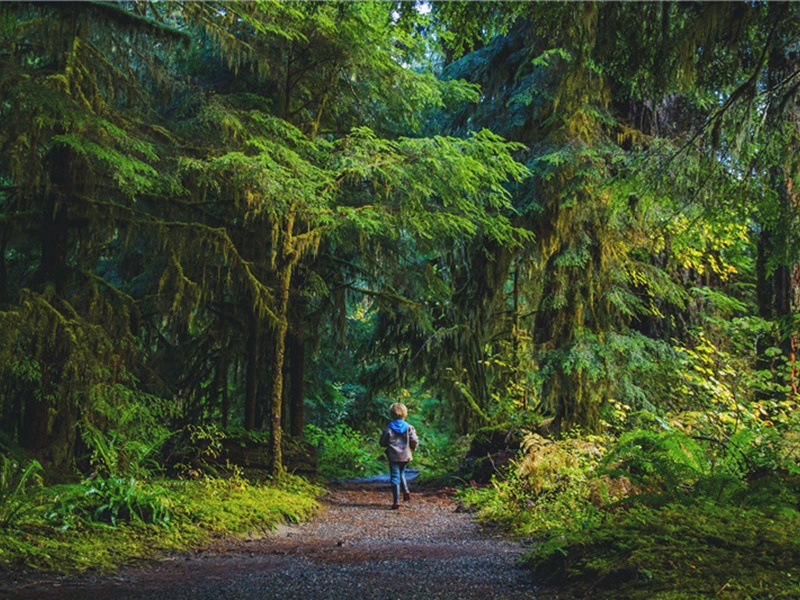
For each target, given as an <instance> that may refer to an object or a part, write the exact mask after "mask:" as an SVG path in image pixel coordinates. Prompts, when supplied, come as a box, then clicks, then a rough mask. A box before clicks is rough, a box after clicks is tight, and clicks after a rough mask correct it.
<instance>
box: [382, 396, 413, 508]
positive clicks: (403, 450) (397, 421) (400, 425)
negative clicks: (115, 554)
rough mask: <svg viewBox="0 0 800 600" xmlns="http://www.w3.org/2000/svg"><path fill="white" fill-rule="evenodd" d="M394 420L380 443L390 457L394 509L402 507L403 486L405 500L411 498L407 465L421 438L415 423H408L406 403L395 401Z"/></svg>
mask: <svg viewBox="0 0 800 600" xmlns="http://www.w3.org/2000/svg"><path fill="white" fill-rule="evenodd" d="M389 414H390V415H391V417H392V421H391V422H390V423H389V424H388V425H387V426H386V429H384V430H383V433H382V434H381V439H380V440H379V442H378V443H379V444H380V445H381V447H383V448H386V457H387V458H388V459H389V481H390V483H391V485H392V510H397V509H398V508H400V502H399V501H400V490H401V487H402V491H403V500H404V501H406V502H408V501H410V500H411V492H410V491H409V490H408V482H407V481H406V475H405V470H406V465H408V463H409V462H411V458H412V456H411V452H412V451H413V450H416V449H417V446H418V445H419V439H418V438H417V431H416V429H414V427H413V425H409V424H408V423H406V417H407V416H408V409H407V408H406V406H405V404H402V403H401V402H395V403H394V404H392V406H391V407H390V408H389Z"/></svg>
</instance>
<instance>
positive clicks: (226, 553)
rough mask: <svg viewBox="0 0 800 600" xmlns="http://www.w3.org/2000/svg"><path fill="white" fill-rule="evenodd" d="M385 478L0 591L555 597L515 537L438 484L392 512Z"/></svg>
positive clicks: (92, 598)
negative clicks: (183, 545) (219, 530)
mask: <svg viewBox="0 0 800 600" xmlns="http://www.w3.org/2000/svg"><path fill="white" fill-rule="evenodd" d="M387 488H388V486H387V485H386V484H381V483H356V484H354V483H350V484H333V485H331V486H329V488H328V489H329V493H328V494H327V496H326V497H325V498H324V499H323V504H324V507H325V509H324V511H323V512H322V513H321V514H320V516H319V517H317V518H315V519H313V520H312V521H310V522H308V523H304V524H301V525H297V526H285V527H281V528H280V529H279V530H278V531H276V532H275V533H274V534H272V535H269V536H267V537H261V538H256V539H245V540H241V539H239V540H226V541H224V542H219V543H217V544H216V545H214V546H212V547H210V548H205V549H203V550H198V551H194V552H190V553H186V554H183V555H179V556H174V557H170V558H167V559H164V560H160V561H157V562H155V563H150V564H146V565H144V566H138V567H135V568H126V569H122V570H121V571H120V572H119V573H117V574H116V575H115V576H113V577H108V578H81V579H67V580H60V581H47V582H37V583H32V584H27V585H25V586H23V587H18V588H16V589H6V590H1V589H0V596H2V595H3V591H5V592H7V593H9V594H10V595H8V596H7V597H8V598H9V599H10V600H11V599H13V600H17V599H19V600H22V599H31V598H36V599H43V600H46V599H56V598H58V599H59V600H71V599H78V598H80V599H82V600H100V599H102V600H109V599H111V598H113V599H120V600H129V599H130V600H133V599H136V600H161V599H172V600H183V599H186V600H207V599H208V600H210V599H222V598H224V599H226V600H228V599H230V600H237V599H242V600H244V599H245V598H246V599H248V600H250V599H268V598H276V599H277V598H280V599H281V600H294V599H304V600H305V599H321V600H327V599H337V600H339V599H344V600H347V599H353V600H366V599H375V600H389V599H403V600H409V599H428V598H431V599H433V598H447V599H453V600H455V599H459V600H461V599H476V600H477V599H481V600H483V599H485V598H491V599H495V598H497V599H509V600H512V599H517V598H538V599H542V600H543V599H544V598H547V599H548V600H552V599H555V598H558V597H559V596H558V595H554V593H553V592H552V591H551V592H548V593H547V594H544V593H543V592H542V591H541V590H538V591H537V588H536V586H535V585H534V584H533V582H531V581H530V576H529V575H528V573H527V572H526V571H525V570H524V569H521V568H519V567H518V565H517V561H518V559H519V558H520V557H521V555H522V554H523V553H524V551H525V550H524V548H522V547H521V546H520V545H519V544H518V543H516V542H514V541H510V540H508V539H504V538H502V537H498V536H496V535H494V534H493V533H492V532H491V531H487V530H484V529H483V528H482V527H481V526H480V525H478V524H476V523H474V522H472V520H471V519H470V516H469V514H467V513H464V512H460V511H459V510H458V504H457V502H455V501H454V500H453V499H452V498H450V497H449V496H448V494H447V493H446V492H445V491H432V492H427V493H419V494H413V495H412V499H411V502H409V503H406V502H404V503H402V506H401V509H400V510H396V511H392V510H389V504H390V494H389V491H388V489H387Z"/></svg>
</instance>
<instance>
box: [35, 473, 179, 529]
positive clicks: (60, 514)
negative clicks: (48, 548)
mask: <svg viewBox="0 0 800 600" xmlns="http://www.w3.org/2000/svg"><path fill="white" fill-rule="evenodd" d="M53 493H54V494H55V495H54V497H53V506H52V508H51V509H50V510H49V511H48V512H47V515H46V516H47V518H48V519H49V520H50V521H51V522H52V523H53V524H54V525H55V526H56V527H59V528H62V529H68V528H70V527H76V526H77V525H78V524H81V525H83V526H87V525H91V524H107V525H110V526H111V527H117V526H119V525H121V524H123V523H139V524H155V525H161V526H163V527H167V526H168V525H169V522H170V516H171V510H170V507H169V499H168V496H167V493H166V490H165V489H164V488H163V487H160V486H156V485H153V484H148V483H146V482H143V481H137V480H136V479H134V478H130V479H126V478H123V477H108V478H106V477H96V478H95V479H92V480H87V481H86V482H84V483H82V484H71V485H68V484H67V485H63V486H60V487H57V488H55V489H54V490H53Z"/></svg>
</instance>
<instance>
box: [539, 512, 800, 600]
mask: <svg viewBox="0 0 800 600" xmlns="http://www.w3.org/2000/svg"><path fill="white" fill-rule="evenodd" d="M799 531H800V514H798V513H796V512H793V511H792V512H785V513H777V514H769V513H767V512H764V511H760V510H744V509H741V508H734V507H719V506H713V505H696V506H683V505H669V506H663V507H660V508H651V507H637V508H632V509H630V510H626V511H620V512H618V513H615V514H611V515H609V516H608V518H607V519H606V520H605V522H604V523H603V524H602V525H601V526H599V527H597V528H594V529H591V530H586V531H571V532H565V533H564V534H563V535H560V534H558V533H556V532H553V534H552V535H550V536H549V537H548V539H546V540H544V541H543V542H542V543H541V545H540V546H539V547H538V548H537V549H536V550H535V551H534V552H533V553H532V554H531V555H530V556H529V558H528V564H529V566H530V567H531V568H532V569H533V571H534V573H535V575H536V577H537V578H539V579H540V580H547V581H548V582H549V583H550V584H553V585H559V586H562V585H567V586H569V587H571V588H575V589H578V590H580V591H581V592H582V593H583V594H587V593H588V594H589V595H590V596H591V597H596V598H627V599H631V600H638V599H658V600H673V599H688V598H698V599H699V598H735V599H742V600H744V599H756V598H758V599H761V598H763V599H767V598H798V597H800V538H798V536H797V533H798V532H799Z"/></svg>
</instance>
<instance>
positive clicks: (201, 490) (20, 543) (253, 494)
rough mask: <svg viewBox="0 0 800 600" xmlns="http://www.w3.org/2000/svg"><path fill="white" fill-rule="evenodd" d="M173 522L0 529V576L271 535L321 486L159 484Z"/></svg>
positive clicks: (311, 504) (304, 514) (35, 521)
mask: <svg viewBox="0 0 800 600" xmlns="http://www.w3.org/2000/svg"><path fill="white" fill-rule="evenodd" d="M160 483H161V485H162V486H163V487H164V488H165V489H166V490H167V494H166V496H165V501H166V502H167V503H168V505H169V508H170V512H171V519H170V521H169V523H168V525H167V526H166V527H165V526H160V525H145V524H134V523H128V524H123V525H119V526H117V527H110V526H107V525H102V524H77V525H76V526H73V527H70V528H67V529H64V530H61V529H59V528H57V527H54V526H52V525H50V524H48V523H47V522H46V521H45V520H44V519H43V518H31V519H28V520H26V521H25V522H22V523H19V524H17V525H16V526H15V527H14V528H7V529H0V573H2V572H3V571H6V572H12V571H17V570H20V569H24V570H36V571H44V572H50V573H54V574H60V575H73V574H78V573H82V572H86V571H90V570H91V571H99V572H107V571H110V570H112V569H114V568H115V567H118V566H120V565H124V564H129V563H131V562H132V561H135V560H137V559H143V558H154V557H157V556H159V555H164V554H166V553H169V552H175V551H180V550H185V549H188V548H196V547H200V546H203V545H205V544H207V543H208V542H209V541H210V540H211V539H212V538H214V537H220V536H225V535H242V534H248V533H252V532H259V533H261V532H267V531H269V530H272V529H274V528H275V527H276V526H277V525H279V524H281V523H285V522H287V521H291V522H297V521H300V520H304V519H307V518H309V517H311V516H312V515H313V514H314V513H315V511H316V510H317V508H318V503H317V501H316V498H317V497H318V496H319V495H320V494H321V492H322V490H321V488H319V487H317V486H314V485H311V484H309V483H307V482H305V481H304V480H302V479H299V478H294V477H285V478H283V479H282V480H281V481H279V482H270V483H267V484H251V483H249V482H248V481H247V480H245V479H242V478H238V477H237V478H231V479H203V480H196V481H169V482H160Z"/></svg>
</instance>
